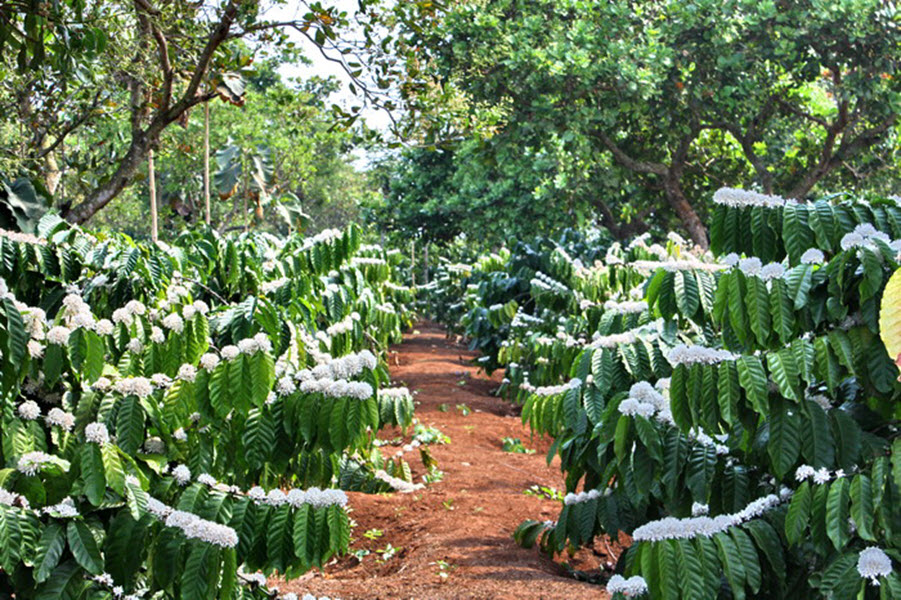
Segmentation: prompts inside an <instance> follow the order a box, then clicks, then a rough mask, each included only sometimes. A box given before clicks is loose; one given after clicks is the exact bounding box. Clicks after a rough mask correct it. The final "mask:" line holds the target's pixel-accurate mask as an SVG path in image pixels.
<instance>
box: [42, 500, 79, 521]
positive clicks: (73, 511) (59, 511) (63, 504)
mask: <svg viewBox="0 0 901 600" xmlns="http://www.w3.org/2000/svg"><path fill="white" fill-rule="evenodd" d="M43 512H44V514H46V515H51V516H54V517H60V518H64V519H67V518H68V519H70V518H73V517H77V516H78V515H79V513H78V508H76V506H75V501H74V500H73V499H72V498H70V497H68V496H67V497H65V498H63V499H62V500H61V501H60V502H59V504H54V505H52V506H45V507H44V509H43Z"/></svg>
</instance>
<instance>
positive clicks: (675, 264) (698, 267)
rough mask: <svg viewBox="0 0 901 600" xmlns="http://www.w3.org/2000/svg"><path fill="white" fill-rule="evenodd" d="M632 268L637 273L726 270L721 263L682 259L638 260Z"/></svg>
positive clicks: (631, 264) (633, 263)
mask: <svg viewBox="0 0 901 600" xmlns="http://www.w3.org/2000/svg"><path fill="white" fill-rule="evenodd" d="M629 264H630V266H631V267H632V268H634V269H636V270H637V271H642V272H653V271H656V270H657V269H663V270H664V271H670V272H675V271H711V272H712V271H721V270H723V269H725V268H726V266H725V265H721V264H719V263H709V262H704V261H702V260H698V259H682V260H676V259H673V260H664V261H659V260H636V261H633V262H631V263H629Z"/></svg>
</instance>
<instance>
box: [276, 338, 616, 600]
mask: <svg viewBox="0 0 901 600" xmlns="http://www.w3.org/2000/svg"><path fill="white" fill-rule="evenodd" d="M394 352H395V353H394V354H392V358H391V376H392V378H393V379H394V381H395V382H396V383H397V384H400V385H406V386H407V387H409V388H410V390H411V391H418V394H417V396H416V400H417V406H416V417H417V418H418V419H419V420H420V421H421V422H422V423H423V424H424V425H430V426H434V427H437V428H438V429H440V430H441V431H442V432H443V433H444V434H445V435H447V436H449V437H450V439H451V443H450V444H447V445H432V446H430V450H431V452H432V455H433V457H434V458H435V459H436V460H437V461H438V467H439V468H440V469H441V470H442V471H444V473H445V476H444V479H443V481H441V482H438V483H434V484H430V485H429V486H428V487H427V488H426V489H424V490H421V491H419V492H415V493H412V494H399V493H398V494H381V495H367V494H358V493H350V494H348V496H349V497H350V503H349V506H350V507H351V509H352V512H351V515H350V516H351V519H352V520H353V521H355V522H356V528H355V529H354V531H353V533H352V538H353V539H352V540H351V551H354V550H358V549H361V548H365V549H368V550H370V551H371V554H369V555H368V556H365V557H364V558H363V559H362V561H359V560H357V558H355V557H353V556H346V557H343V558H341V559H338V560H335V561H332V562H331V564H329V565H328V567H327V568H326V570H325V573H319V572H311V573H308V574H307V575H304V576H303V577H301V578H299V579H295V580H293V581H290V582H282V581H274V582H273V583H275V584H276V585H278V587H279V592H280V593H285V592H288V591H294V592H296V593H298V594H299V595H302V594H303V593H306V592H309V593H312V594H315V595H317V596H323V595H328V596H331V597H336V596H337V597H339V598H343V599H344V600H351V599H354V598H361V599H362V598H365V599H370V598H379V599H383V598H384V599H388V598H391V599H395V598H396V599H401V598H416V599H426V598H442V599H443V598H492V599H495V598H517V599H519V598H536V599H537V598H543V599H551V598H561V599H563V598H566V599H573V600H578V599H582V598H585V599H587V598H591V599H592V600H596V599H598V598H607V597H608V596H607V594H606V593H605V592H604V590H603V588H602V587H601V586H599V585H594V584H590V583H585V582H583V581H577V580H576V579H575V578H574V577H573V576H572V575H570V574H568V573H567V571H566V569H564V568H563V567H561V566H559V565H558V564H556V563H554V562H552V561H551V560H550V559H548V558H547V557H545V556H544V555H542V554H540V553H539V552H538V550H537V549H534V548H533V549H530V550H527V549H523V548H521V547H519V546H518V545H516V543H515V542H514V541H513V531H514V529H515V528H516V526H517V525H519V524H520V523H521V522H522V521H523V520H525V519H538V520H546V519H556V517H557V514H558V513H559V510H560V503H559V501H553V500H546V499H543V498H539V497H536V496H527V495H525V494H523V491H524V490H526V489H528V488H529V487H530V486H532V485H535V484H538V485H544V486H549V487H554V488H557V489H559V490H562V489H563V476H562V474H561V473H560V469H559V463H558V461H557V460H556V459H555V460H554V462H553V463H552V465H551V466H548V465H547V462H546V460H545V456H546V452H547V449H548V447H549V441H548V440H546V439H532V438H531V436H530V433H529V430H528V427H527V426H523V425H522V422H521V420H520V418H519V416H518V414H519V410H518V409H517V407H515V406H513V405H511V404H510V403H509V402H507V401H505V400H503V399H501V398H497V397H495V396H492V395H491V394H490V391H491V390H492V389H493V388H495V387H496V386H497V384H498V381H497V379H495V380H491V379H489V378H487V377H486V376H485V375H484V374H483V373H479V372H478V369H477V368H475V367H473V366H472V365H471V364H470V361H471V359H472V358H473V357H474V355H473V353H471V352H468V351H467V350H466V348H465V347H464V346H462V345H460V344H457V343H454V342H452V341H450V340H447V339H446V338H445V335H444V331H443V329H441V328H440V327H438V326H437V325H435V324H432V323H420V324H419V325H418V326H417V331H414V332H413V333H412V334H409V335H407V336H406V338H405V340H404V343H403V344H401V345H399V346H397V347H395V348H394ZM458 404H465V405H466V406H468V407H469V408H470V410H471V411H472V412H471V413H470V414H469V415H468V416H464V415H463V414H462V413H461V412H460V411H458V410H457V409H456V406H457V405H458ZM442 405H446V407H447V411H446V412H445V411H443V410H440V409H439V406H442ZM397 435H398V432H396V431H387V432H383V435H382V437H384V438H386V439H390V438H392V437H394V436H397ZM504 437H513V438H520V439H521V440H522V442H523V444H524V445H525V446H526V447H527V448H532V449H535V450H536V453H535V454H513V453H509V452H504V451H503V450H502V442H501V440H502V438H504ZM407 441H409V438H407ZM385 452H386V454H387V455H390V454H392V453H393V451H392V449H391V448H386V449H385ZM414 457H416V455H415V453H413V452H411V453H407V454H406V455H405V459H406V460H408V461H409V462H410V463H411V466H412V467H413V469H414V476H415V480H417V481H419V480H420V476H421V475H422V474H423V473H425V469H424V468H423V467H422V464H421V463H420V461H418V460H415V461H414ZM417 458H418V457H417ZM372 529H378V530H381V531H382V532H383V535H382V537H380V538H378V539H375V540H370V539H367V538H366V537H364V535H363V534H364V533H365V532H367V531H369V530H372ZM388 544H391V545H392V546H393V547H395V548H399V549H400V550H398V551H397V553H396V554H395V555H394V556H393V557H392V558H389V559H388V560H382V559H381V556H380V554H379V553H378V552H377V550H378V549H384V548H385V547H386V546H387V545H388ZM618 551H619V546H618V545H616V544H613V548H612V549H611V548H610V546H608V544H607V543H606V542H605V541H603V540H602V541H598V542H597V543H596V545H595V547H594V548H591V549H583V550H580V551H579V553H577V554H576V556H575V557H568V556H567V557H563V558H564V559H565V560H566V561H567V562H568V563H569V564H570V565H571V566H572V567H573V568H574V569H576V570H579V571H583V572H589V574H590V575H593V576H598V575H600V571H599V569H603V568H604V566H605V564H608V563H609V564H610V565H611V566H612V563H613V562H614V561H615V558H613V557H611V556H610V553H616V552H618ZM439 561H443V563H439ZM561 562H562V561H561ZM442 564H444V565H445V566H444V571H445V572H446V573H447V576H446V577H442V576H441V575H440V572H441V571H442V567H441V565H442ZM608 570H609V567H608Z"/></svg>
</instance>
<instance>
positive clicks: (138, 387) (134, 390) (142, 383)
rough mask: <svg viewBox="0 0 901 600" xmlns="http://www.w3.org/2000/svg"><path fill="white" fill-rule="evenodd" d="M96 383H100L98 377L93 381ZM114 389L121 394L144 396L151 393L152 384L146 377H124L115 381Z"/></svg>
mask: <svg viewBox="0 0 901 600" xmlns="http://www.w3.org/2000/svg"><path fill="white" fill-rule="evenodd" d="M101 379H102V378H101ZM97 383H100V379H98V380H97V381H96V382H95V385H96V384H97ZM116 391H117V392H119V393H120V394H122V395H123V396H137V397H138V398H146V397H148V396H150V395H151V394H152V393H153V384H152V382H151V381H150V380H149V379H147V378H146V377H126V378H125V379H120V380H119V381H117V382H116Z"/></svg>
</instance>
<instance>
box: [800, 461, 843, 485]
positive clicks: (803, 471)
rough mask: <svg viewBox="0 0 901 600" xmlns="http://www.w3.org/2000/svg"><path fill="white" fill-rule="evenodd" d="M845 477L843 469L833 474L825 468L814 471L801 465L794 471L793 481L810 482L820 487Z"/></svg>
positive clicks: (807, 466)
mask: <svg viewBox="0 0 901 600" xmlns="http://www.w3.org/2000/svg"><path fill="white" fill-rule="evenodd" d="M844 476H845V470H844V469H838V470H837V471H835V472H832V471H830V470H829V469H827V468H826V467H821V468H819V469H815V468H813V467H811V466H810V465H801V466H800V467H798V468H797V469H796V470H795V479H796V480H797V481H799V482H800V481H806V480H808V479H810V480H812V481H813V482H814V483H816V484H819V485H822V484H824V483H829V481H830V480H832V479H841V478H842V477H844Z"/></svg>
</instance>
